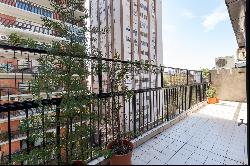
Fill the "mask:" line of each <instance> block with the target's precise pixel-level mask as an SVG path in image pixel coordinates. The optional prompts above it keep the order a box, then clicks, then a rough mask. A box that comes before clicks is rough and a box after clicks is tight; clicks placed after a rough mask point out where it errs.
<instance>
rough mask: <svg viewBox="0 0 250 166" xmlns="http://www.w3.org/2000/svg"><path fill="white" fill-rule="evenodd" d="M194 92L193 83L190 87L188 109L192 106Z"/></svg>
mask: <svg viewBox="0 0 250 166" xmlns="http://www.w3.org/2000/svg"><path fill="white" fill-rule="evenodd" d="M192 93H193V86H192V85H191V86H190V88H189V106H188V109H189V108H190V107H191V104H192Z"/></svg>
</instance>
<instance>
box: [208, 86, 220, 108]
mask: <svg viewBox="0 0 250 166" xmlns="http://www.w3.org/2000/svg"><path fill="white" fill-rule="evenodd" d="M215 95H216V89H215V87H212V86H210V87H209V88H208V89H207V91H206V96H207V98H208V99H207V102H208V104H215V103H218V102H219V100H218V98H217V97H215Z"/></svg>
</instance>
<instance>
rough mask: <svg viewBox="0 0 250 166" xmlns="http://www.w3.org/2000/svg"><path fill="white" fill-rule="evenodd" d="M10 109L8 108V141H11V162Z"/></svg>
mask: <svg viewBox="0 0 250 166" xmlns="http://www.w3.org/2000/svg"><path fill="white" fill-rule="evenodd" d="M10 122H11V121H10V110H8V142H9V162H11V124H10Z"/></svg>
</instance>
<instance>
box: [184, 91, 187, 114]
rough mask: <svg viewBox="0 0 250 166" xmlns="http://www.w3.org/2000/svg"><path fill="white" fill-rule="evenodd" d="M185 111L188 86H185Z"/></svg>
mask: <svg viewBox="0 0 250 166" xmlns="http://www.w3.org/2000/svg"><path fill="white" fill-rule="evenodd" d="M184 108H185V111H186V110H187V86H185V107H184Z"/></svg>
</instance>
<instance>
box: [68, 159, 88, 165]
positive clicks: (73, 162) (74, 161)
mask: <svg viewBox="0 0 250 166" xmlns="http://www.w3.org/2000/svg"><path fill="white" fill-rule="evenodd" d="M72 165H87V164H86V162H85V161H82V160H73V161H72Z"/></svg>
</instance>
